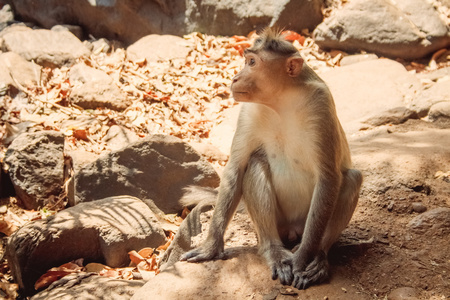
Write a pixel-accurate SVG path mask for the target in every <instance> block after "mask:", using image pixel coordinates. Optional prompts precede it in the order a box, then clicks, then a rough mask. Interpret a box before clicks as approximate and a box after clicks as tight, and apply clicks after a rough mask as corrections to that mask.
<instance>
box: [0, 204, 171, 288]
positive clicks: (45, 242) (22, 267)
mask: <svg viewBox="0 0 450 300" xmlns="http://www.w3.org/2000/svg"><path fill="white" fill-rule="evenodd" d="M164 242H165V234H164V231H163V230H162V228H161V227H160V224H159V221H158V219H157V217H156V216H155V214H154V213H153V212H152V211H151V210H150V209H149V208H148V206H147V205H146V204H145V203H143V202H142V201H140V200H139V199H137V198H134V197H129V196H119V197H111V198H106V199H102V200H97V201H93V202H90V203H81V204H79V205H77V206H75V207H71V208H67V209H65V210H63V211H60V212H58V213H57V214H55V215H54V216H50V217H48V218H46V219H43V220H37V221H33V222H30V223H28V224H27V225H25V226H24V227H22V228H20V229H19V230H18V231H16V232H15V233H14V234H13V235H12V236H11V237H10V238H9V240H8V244H7V246H6V255H7V257H8V262H9V266H10V268H11V272H12V275H13V277H14V280H15V282H17V283H18V284H19V286H20V287H21V288H22V289H24V290H25V291H26V292H27V293H32V292H33V291H34V283H35V282H36V280H37V279H38V278H39V277H40V276H41V275H42V274H44V273H45V272H46V271H47V270H48V269H50V268H52V267H57V266H60V265H62V264H64V263H67V262H69V261H72V260H75V259H79V258H83V259H84V260H85V262H100V263H105V264H106V265H108V266H110V267H124V266H126V265H127V264H129V262H130V261H129V257H128V252H129V251H131V250H140V249H142V248H145V247H153V248H154V247H158V246H160V245H162V244H164Z"/></svg>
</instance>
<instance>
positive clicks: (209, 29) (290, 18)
mask: <svg viewBox="0 0 450 300" xmlns="http://www.w3.org/2000/svg"><path fill="white" fill-rule="evenodd" d="M322 4H323V3H322V1H315V0H313V1H292V0H291V1H290V0H283V1H273V0H269V1H267V0H250V1H245V0H226V1H216V0H202V1H198V0H194V1H190V4H188V5H187V7H186V17H187V19H188V22H187V29H188V31H189V32H192V31H200V32H205V33H209V34H214V35H234V34H241V35H247V34H248V33H249V32H250V31H252V30H255V29H260V28H262V27H266V26H268V25H269V26H273V25H275V26H277V27H279V28H286V29H292V30H296V31H299V32H300V31H301V30H302V29H305V28H308V29H310V30H312V29H314V28H315V27H316V26H317V25H318V24H319V23H320V22H321V21H322V12H321V7H322Z"/></svg>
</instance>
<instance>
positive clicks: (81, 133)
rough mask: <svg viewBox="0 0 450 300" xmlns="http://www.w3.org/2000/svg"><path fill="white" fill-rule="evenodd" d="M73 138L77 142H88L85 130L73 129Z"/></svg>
mask: <svg viewBox="0 0 450 300" xmlns="http://www.w3.org/2000/svg"><path fill="white" fill-rule="evenodd" d="M73 136H74V137H75V138H77V139H79V140H83V141H89V139H88V137H87V132H86V130H85V129H74V130H73Z"/></svg>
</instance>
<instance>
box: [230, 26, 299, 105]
mask: <svg viewBox="0 0 450 300" xmlns="http://www.w3.org/2000/svg"><path fill="white" fill-rule="evenodd" d="M244 56H245V66H244V69H242V70H241V71H240V72H239V73H238V74H237V75H236V76H235V77H234V78H233V83H232V85H231V91H232V92H233V97H234V99H235V100H236V101H238V102H254V103H261V104H265V105H268V106H271V107H272V106H274V105H276V102H277V101H278V98H279V97H280V96H282V95H283V94H284V93H286V92H289V90H290V89H293V88H296V87H298V77H299V76H300V73H301V71H302V68H303V59H302V58H301V56H300V54H299V52H298V50H297V49H296V48H295V47H294V46H293V45H292V44H291V43H290V42H289V41H287V40H285V38H284V37H283V36H282V35H281V33H280V32H278V31H275V30H273V29H271V28H267V29H266V30H264V32H263V33H262V34H261V35H260V36H259V37H258V38H257V39H256V40H255V42H254V43H253V45H252V47H250V48H248V49H246V50H245V53H244Z"/></svg>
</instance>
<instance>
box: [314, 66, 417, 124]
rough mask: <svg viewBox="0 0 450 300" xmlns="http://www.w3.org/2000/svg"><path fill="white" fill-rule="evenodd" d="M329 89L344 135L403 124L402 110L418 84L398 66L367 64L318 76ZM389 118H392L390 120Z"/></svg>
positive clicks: (403, 112)
mask: <svg viewBox="0 0 450 300" xmlns="http://www.w3.org/2000/svg"><path fill="white" fill-rule="evenodd" d="M320 76H321V77H322V78H323V79H324V80H325V82H326V83H327V84H328V86H329V87H330V90H331V93H332V94H333V97H334V101H335V103H336V109H337V113H338V117H339V119H340V121H341V123H342V126H343V127H344V130H345V131H346V132H347V133H354V132H356V131H358V130H359V129H361V128H364V127H366V128H367V127H369V126H378V125H382V124H383V122H390V121H392V120H395V119H399V121H398V122H394V123H401V121H405V118H404V116H405V115H406V116H408V115H413V113H411V114H408V112H407V111H406V110H405V109H406V108H408V109H411V111H414V108H412V107H411V103H412V100H413V99H414V97H415V95H416V94H417V93H418V91H420V89H421V84H420V81H419V80H418V79H417V78H416V77H415V76H414V75H412V74H410V73H408V71H406V69H405V68H404V67H403V65H401V64H400V63H398V62H395V61H393V60H389V59H377V60H369V61H364V62H359V63H355V64H351V65H348V66H345V67H340V68H336V69H333V70H330V71H328V72H324V73H322V74H320ZM391 117H392V118H391Z"/></svg>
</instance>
